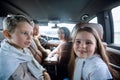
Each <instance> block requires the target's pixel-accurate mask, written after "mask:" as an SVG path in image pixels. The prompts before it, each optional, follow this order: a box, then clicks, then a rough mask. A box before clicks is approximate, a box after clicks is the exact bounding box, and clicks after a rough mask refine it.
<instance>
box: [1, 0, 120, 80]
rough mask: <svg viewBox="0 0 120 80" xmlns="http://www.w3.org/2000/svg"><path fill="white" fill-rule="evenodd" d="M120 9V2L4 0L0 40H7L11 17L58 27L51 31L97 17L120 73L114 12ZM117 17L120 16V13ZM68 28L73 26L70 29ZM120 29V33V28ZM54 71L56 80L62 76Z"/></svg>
mask: <svg viewBox="0 0 120 80" xmlns="http://www.w3.org/2000/svg"><path fill="white" fill-rule="evenodd" d="M118 6H120V0H1V1H0V41H2V40H3V39H4V36H3V35H2V30H3V27H2V20H3V19H4V17H6V16H7V15H25V16H27V17H28V18H30V19H31V20H33V19H35V20H37V21H39V24H40V26H48V23H52V24H54V25H53V26H52V27H51V28H52V29H54V30H55V29H57V28H58V27H59V26H58V24H60V23H67V24H77V23H78V22H89V21H91V20H92V19H93V18H95V17H97V23H100V24H101V25H102V26H103V30H104V36H103V42H105V43H106V44H107V47H106V54H107V55H108V57H109V60H110V65H111V66H112V67H113V68H115V69H116V70H117V71H118V72H119V73H120V44H117V43H114V41H115V40H114V37H115V35H114V34H115V33H114V30H115V29H114V22H113V17H112V12H111V10H112V9H113V8H115V7H118ZM117 15H118V17H119V14H117ZM119 18H120V17H119ZM119 23H120V21H119ZM45 28H48V27H45ZM68 28H71V29H72V28H73V27H69V26H68ZM118 29H119V31H120V25H119V28H118ZM41 31H42V30H41ZM48 31H49V30H48ZM52 35H54V34H52ZM119 35H120V33H119ZM42 37H43V38H44V39H46V40H47V41H48V40H58V37H54V36H48V35H42ZM117 38H120V37H117ZM119 43H120V39H119ZM45 67H46V66H45ZM54 69H56V66H55V68H54V67H52V68H51V67H48V70H49V73H50V74H51V75H52V76H53V80H55V76H58V75H57V74H56V73H55V72H54V71H53V70H54Z"/></svg>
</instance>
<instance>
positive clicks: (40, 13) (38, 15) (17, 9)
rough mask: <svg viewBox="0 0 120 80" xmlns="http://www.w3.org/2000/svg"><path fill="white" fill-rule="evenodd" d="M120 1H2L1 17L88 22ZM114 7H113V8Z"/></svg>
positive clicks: (0, 5)
mask: <svg viewBox="0 0 120 80" xmlns="http://www.w3.org/2000/svg"><path fill="white" fill-rule="evenodd" d="M118 2H120V1H119V0H1V1H0V7H1V8H0V16H6V15H8V14H23V15H25V16H28V17H30V18H32V19H37V20H39V21H40V22H41V23H46V22H50V21H51V22H60V23H61V22H78V21H81V20H82V16H83V15H85V14H87V15H88V18H84V19H85V20H86V21H87V20H89V19H90V18H91V17H93V16H95V14H96V13H98V12H101V11H103V10H106V9H110V8H111V7H115V6H114V4H118ZM111 5H112V6H111Z"/></svg>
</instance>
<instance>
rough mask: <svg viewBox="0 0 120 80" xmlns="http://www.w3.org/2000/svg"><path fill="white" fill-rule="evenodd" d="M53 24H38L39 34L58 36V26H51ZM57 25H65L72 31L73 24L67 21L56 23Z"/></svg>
mask: <svg viewBox="0 0 120 80" xmlns="http://www.w3.org/2000/svg"><path fill="white" fill-rule="evenodd" d="M53 26H55V24H51V23H48V26H40V34H42V35H47V36H50V37H58V35H57V30H58V28H52V27H53ZM57 26H59V27H63V26H64V27H67V28H68V29H69V30H70V31H72V29H73V27H74V26H75V24H68V23H58V24H57Z"/></svg>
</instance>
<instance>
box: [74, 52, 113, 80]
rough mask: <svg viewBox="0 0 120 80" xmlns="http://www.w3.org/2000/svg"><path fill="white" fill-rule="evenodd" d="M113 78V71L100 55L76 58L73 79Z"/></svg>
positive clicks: (97, 79) (99, 79)
mask: <svg viewBox="0 0 120 80" xmlns="http://www.w3.org/2000/svg"><path fill="white" fill-rule="evenodd" d="M107 79H112V76H111V73H110V72H109V69H108V67H107V65H106V64H105V62H104V61H103V60H102V59H101V58H100V56H99V55H96V54H95V55H93V56H92V57H89V58H88V59H80V58H76V60H75V70H74V76H73V80H107Z"/></svg>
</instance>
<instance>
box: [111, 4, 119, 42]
mask: <svg viewBox="0 0 120 80" xmlns="http://www.w3.org/2000/svg"><path fill="white" fill-rule="evenodd" d="M119 14H120V6H118V7H116V8H113V9H112V15H113V23H114V43H115V44H120V16H119Z"/></svg>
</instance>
